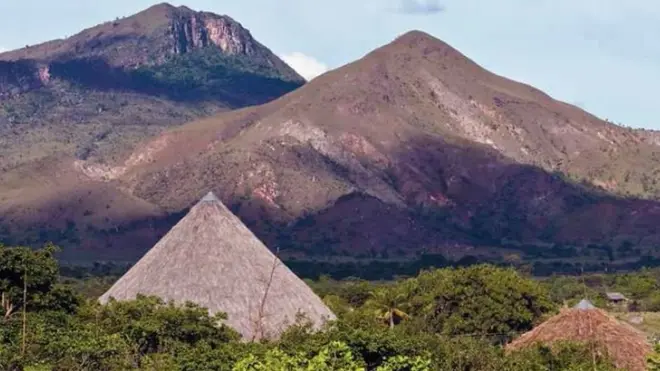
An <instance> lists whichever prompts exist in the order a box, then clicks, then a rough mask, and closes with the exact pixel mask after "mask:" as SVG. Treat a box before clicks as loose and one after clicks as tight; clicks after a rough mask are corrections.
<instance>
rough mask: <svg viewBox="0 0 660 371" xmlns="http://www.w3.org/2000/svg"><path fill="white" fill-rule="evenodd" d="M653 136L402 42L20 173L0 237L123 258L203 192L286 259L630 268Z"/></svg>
mask: <svg viewBox="0 0 660 371" xmlns="http://www.w3.org/2000/svg"><path fill="white" fill-rule="evenodd" d="M653 135H654V134H653V133H652V132H640V131H634V130H630V129H626V128H623V127H620V126H616V125H614V124H611V123H609V122H606V121H603V120H600V119H598V118H597V117H595V116H593V115H591V114H589V113H587V112H585V111H583V110H581V109H579V108H577V107H574V106H572V105H569V104H566V103H563V102H560V101H557V100H555V99H553V98H551V97H550V96H548V95H547V94H545V93H543V92H541V91H539V90H537V89H535V88H533V87H530V86H528V85H525V84H521V83H518V82H515V81H512V80H509V79H506V78H504V77H501V76H497V75H495V74H493V73H491V72H489V71H487V70H485V69H484V68H482V67H480V66H479V65H478V64H476V63H475V62H473V61H472V60H470V59H469V58H467V57H466V56H464V55H462V54H461V53H460V52H459V51H457V50H456V49H454V48H452V47H450V46H449V45H447V44H445V43H444V42H442V41H440V40H438V39H436V38H434V37H431V36H430V35H427V34H425V33H422V32H417V31H413V32H410V33H407V34H405V35H402V36H400V37H399V38H397V39H396V40H394V41H393V42H392V43H390V44H388V45H385V46H383V47H381V48H379V49H377V50H375V51H373V52H371V53H369V54H368V55H366V56H365V57H363V58H362V59H360V60H358V61H355V62H353V63H351V64H348V65H346V66H344V67H342V68H339V69H336V70H333V71H331V72H328V73H326V74H324V75H322V76H320V77H318V78H316V79H314V80H313V81H311V82H310V83H308V84H305V85H304V86H302V87H301V88H299V89H297V90H295V91H293V92H291V93H289V94H287V95H284V96H283V97H281V98H279V99H276V100H274V101H271V102H269V103H266V104H263V105H260V106H256V107H250V108H245V109H240V110H236V111H232V112H227V113H221V114H219V115H216V116H213V117H211V118H206V119H202V120H198V121H195V122H192V123H189V124H186V125H184V126H180V127H177V128H174V129H171V130H168V131H166V132H164V133H163V134H161V135H158V136H156V137H154V138H152V139H149V140H146V141H144V142H142V143H141V144H140V145H138V146H136V147H135V148H134V150H133V151H130V152H127V153H126V154H125V155H124V156H123V157H118V158H116V159H115V160H114V162H98V161H95V160H93V159H92V160H90V159H88V160H84V159H78V160H73V161H71V162H69V163H60V164H59V165H57V166H55V165H53V166H46V167H45V168H43V169H42V170H41V171H40V170H38V169H37V170H35V171H32V172H30V173H26V174H25V176H24V177H23V178H21V179H25V178H26V177H27V176H28V175H30V176H33V177H34V178H33V180H32V181H31V184H32V185H31V187H23V188H22V189H20V190H15V191H14V193H13V194H5V195H4V197H3V210H0V215H2V217H3V219H2V221H1V222H0V225H3V226H4V228H5V229H4V232H2V233H4V235H5V236H7V238H13V239H14V241H19V240H20V239H19V237H20V238H23V241H28V242H31V243H36V242H38V241H42V240H45V239H47V238H52V239H55V238H57V239H59V241H60V242H62V244H63V245H67V246H71V249H69V254H68V256H67V257H68V258H70V259H79V260H82V259H85V258H95V259H102V258H103V259H126V260H131V259H135V258H137V257H139V256H140V255H141V254H143V253H144V251H145V249H146V248H148V246H150V245H149V243H153V242H154V241H155V240H156V239H157V238H158V237H160V236H162V234H163V233H164V232H165V231H166V230H167V227H169V226H171V225H172V224H173V223H174V222H175V221H176V220H178V218H180V217H181V216H182V215H183V213H185V211H186V210H187V208H188V207H190V206H191V205H192V204H193V203H194V202H195V200H196V199H198V198H199V197H200V196H202V195H203V194H205V193H206V192H208V191H209V190H212V191H214V192H215V193H216V194H218V195H219V196H220V197H221V198H222V200H223V202H225V203H226V204H228V205H231V207H232V211H233V212H234V213H236V214H238V215H239V216H240V217H241V218H242V219H243V221H245V222H246V224H247V225H249V226H250V227H251V229H252V230H253V231H255V233H256V234H257V235H258V236H259V237H260V238H261V239H262V240H264V241H265V242H266V244H267V245H268V246H270V247H271V248H275V247H281V248H282V253H283V254H289V255H291V256H297V257H301V256H302V257H309V256H319V255H323V256H327V255H335V256H337V255H339V256H345V257H357V258H366V257H369V258H373V257H385V256H388V257H393V256H397V257H400V258H405V257H410V256H415V255H418V254H420V253H438V252H440V253H443V254H446V255H449V256H460V255H465V254H471V255H480V256H503V255H506V254H511V253H516V254H519V255H522V256H523V257H526V258H550V259H552V258H557V257H566V256H569V257H576V256H577V257H581V258H584V259H601V258H603V256H605V257H604V259H610V260H612V259H615V258H617V259H619V258H620V259H628V258H631V257H635V256H637V257H639V256H640V255H642V254H646V253H651V252H653V251H654V250H653V248H654V246H656V245H657V244H658V243H660V226H658V225H657V223H656V222H655V221H657V220H658V217H659V216H660V204H659V203H658V202H657V201H655V198H656V197H657V194H658V190H657V182H656V178H657V175H658V169H659V167H658V157H657V154H658V150H659V148H658V145H657V144H656V142H655V141H654V139H653ZM34 174H40V175H39V177H36V176H35V175H34ZM45 174H46V175H45ZM71 179H75V181H72V180H71ZM15 181H16V182H18V181H19V180H15ZM23 184H25V182H24V181H23ZM626 194H627V195H628V196H627V197H623V196H624V195H626ZM0 197H2V196H0ZM644 198H646V199H644ZM26 230H27V233H26V232H25V231H26ZM73 247H77V248H73ZM603 254H605V255H603Z"/></svg>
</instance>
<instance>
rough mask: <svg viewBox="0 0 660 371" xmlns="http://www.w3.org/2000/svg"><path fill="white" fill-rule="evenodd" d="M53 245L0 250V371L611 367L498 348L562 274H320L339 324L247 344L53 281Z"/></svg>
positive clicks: (151, 307)
mask: <svg viewBox="0 0 660 371" xmlns="http://www.w3.org/2000/svg"><path fill="white" fill-rule="evenodd" d="M56 251H57V248H56V247H54V246H52V245H49V246H46V247H44V248H42V249H38V250H33V249H29V248H25V247H11V248H10V247H0V294H1V298H2V308H1V309H0V311H1V312H0V315H1V316H2V321H3V323H2V326H0V369H3V370H129V369H135V370H196V371H197V370H202V371H203V370H236V371H241V370H355V371H357V370H365V371H366V370H378V371H395V370H397V371H398V370H400V371H405V370H411V371H412V370H415V371H422V370H503V369H506V370H593V367H594V362H596V366H597V369H598V370H610V369H611V370H613V369H614V368H613V366H612V365H611V363H610V362H609V360H608V359H607V357H606V356H605V355H602V354H596V355H595V354H594V353H593V352H592V351H591V348H590V347H589V346H587V345H584V344H573V343H563V344H558V345H556V346H553V347H552V348H550V347H548V346H544V345H539V346H537V347H535V348H530V349H527V350H524V351H519V352H514V353H507V352H505V351H504V348H503V345H504V344H506V343H507V342H508V341H510V340H511V339H513V338H515V337H516V336H518V335H519V334H520V333H522V332H525V331H528V330H530V329H531V328H532V327H534V326H535V325H536V324H538V323H540V322H542V321H543V320H544V319H546V318H548V317H549V316H551V315H553V314H554V313H556V312H557V310H558V309H559V307H560V306H561V305H562V304H563V302H564V301H565V300H572V297H571V294H570V293H569V292H568V291H567V292H563V291H561V290H560V289H559V287H561V286H562V285H561V284H560V282H559V281H541V280H537V279H533V278H531V277H528V276H526V275H525V274H522V273H520V272H518V271H516V270H514V269H512V268H502V267H496V266H492V265H482V264H480V265H472V266H469V267H457V268H441V269H427V270H424V271H422V272H421V273H419V274H418V275H416V276H413V277H409V278H406V279H398V280H392V281H380V282H369V281H363V280H356V279H349V280H342V281H336V280H333V279H330V278H327V277H321V278H320V279H318V280H315V281H312V282H309V283H310V285H311V286H312V288H313V289H314V290H315V292H316V293H317V294H318V295H319V296H320V297H322V298H323V300H324V301H325V302H326V304H327V305H328V306H329V307H331V309H332V310H333V311H334V312H335V313H336V314H337V317H338V319H337V320H336V321H333V322H331V323H328V324H327V325H326V326H325V327H324V328H323V329H321V330H320V331H312V328H311V326H310V325H309V323H307V322H306V321H305V319H304V318H300V321H299V322H298V323H297V324H296V325H294V326H292V327H291V328H290V329H288V330H287V331H286V332H284V333H283V334H282V336H281V337H280V338H279V339H278V340H271V341H262V342H257V343H250V342H244V341H241V339H240V337H239V335H238V333H237V332H236V331H234V330H233V329H231V328H229V327H228V326H226V325H224V324H223V320H224V319H226V315H224V314H222V313H220V314H217V315H213V316H211V315H209V313H208V312H207V311H206V309H204V308H200V307H199V306H197V305H195V304H192V303H186V304H183V305H174V304H173V303H167V302H164V301H163V300H161V299H159V298H157V297H138V298H136V299H135V300H132V301H111V302H110V303H108V304H107V305H101V304H99V303H98V301H97V300H96V299H97V297H98V296H97V294H98V292H95V293H93V294H91V293H90V296H85V295H83V294H82V293H81V292H80V291H79V290H78V287H80V286H79V284H80V282H81V281H80V280H77V281H71V280H69V281H67V280H63V279H62V278H61V276H60V273H59V267H58V263H57V261H56V259H55V257H54V256H55V255H54V254H55V253H56ZM642 273H644V272H642ZM644 274H647V273H644ZM74 283H75V285H74ZM643 286H644V284H643V283H639V284H631V287H640V288H641V287H643ZM569 289H570V287H569ZM643 292H645V291H644V289H640V295H643ZM573 296H576V295H573ZM567 298H568V299H567Z"/></svg>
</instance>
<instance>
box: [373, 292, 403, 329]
mask: <svg viewBox="0 0 660 371" xmlns="http://www.w3.org/2000/svg"><path fill="white" fill-rule="evenodd" d="M408 296H409V295H408V292H407V291H405V290H402V289H401V288H399V287H383V288H379V289H376V290H374V291H373V292H372V293H371V298H370V299H369V300H368V301H367V303H366V305H368V306H369V307H371V308H373V309H374V311H375V313H376V316H377V317H378V318H379V319H382V320H383V321H386V322H387V323H388V324H389V326H390V329H391V328H394V321H395V318H398V319H407V318H410V316H409V315H408V314H407V313H406V312H404V311H403V309H402V308H404V307H406V306H407V304H408V303H407V299H408Z"/></svg>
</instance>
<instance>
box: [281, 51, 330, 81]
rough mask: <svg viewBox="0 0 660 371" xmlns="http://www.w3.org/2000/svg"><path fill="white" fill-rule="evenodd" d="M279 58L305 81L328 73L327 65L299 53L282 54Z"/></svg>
mask: <svg viewBox="0 0 660 371" xmlns="http://www.w3.org/2000/svg"><path fill="white" fill-rule="evenodd" d="M280 58H282V60H283V61H284V62H285V63H286V64H288V65H289V66H291V68H293V69H294V70H296V72H298V74H299V75H300V76H302V77H304V78H305V80H307V81H309V80H311V79H313V78H315V77H316V76H318V75H321V74H323V73H325V72H326V71H328V66H327V65H325V64H324V63H322V62H320V61H318V60H316V59H315V58H314V57H310V56H308V55H305V54H303V53H300V52H293V53H289V54H284V55H281V56H280Z"/></svg>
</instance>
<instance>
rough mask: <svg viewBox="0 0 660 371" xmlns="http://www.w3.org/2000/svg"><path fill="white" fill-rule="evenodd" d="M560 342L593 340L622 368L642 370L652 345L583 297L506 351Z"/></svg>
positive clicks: (638, 332) (508, 347)
mask: <svg viewBox="0 0 660 371" xmlns="http://www.w3.org/2000/svg"><path fill="white" fill-rule="evenodd" d="M557 341H576V342H583V343H584V342H590V343H593V344H595V346H596V349H597V351H598V352H601V354H606V355H607V356H609V358H610V359H611V360H612V361H613V362H614V365H615V366H616V367H617V368H619V369H627V370H630V371H643V370H645V369H646V356H647V355H648V354H649V353H650V352H651V350H652V348H651V345H650V344H649V342H648V339H647V338H646V336H645V335H644V334H643V333H642V332H640V331H638V330H637V329H635V328H633V327H632V326H630V325H628V324H626V323H623V322H619V321H617V320H616V319H615V318H614V317H611V316H610V315H608V314H607V313H606V312H605V311H603V310H601V309H598V308H596V307H594V306H593V304H591V303H590V302H589V301H587V300H583V301H581V302H580V303H579V304H578V305H576V306H575V307H573V308H570V309H563V310H561V311H560V313H559V314H557V315H555V316H554V317H552V318H550V319H548V320H547V321H545V322H543V323H542V324H540V325H539V326H537V327H536V328H534V329H533V330H531V331H529V332H527V333H525V334H523V335H521V336H520V337H519V338H518V339H516V340H514V341H513V342H511V343H510V344H509V345H507V347H506V349H507V351H514V350H517V349H521V348H525V347H529V346H533V345H535V344H537V343H544V344H548V345H550V344H552V343H554V342H557Z"/></svg>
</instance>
